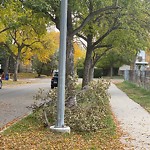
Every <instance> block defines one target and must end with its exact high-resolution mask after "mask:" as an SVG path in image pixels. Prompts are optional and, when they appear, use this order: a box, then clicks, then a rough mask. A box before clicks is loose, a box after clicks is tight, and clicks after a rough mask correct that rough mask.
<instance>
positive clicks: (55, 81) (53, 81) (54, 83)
mask: <svg viewBox="0 0 150 150" xmlns="http://www.w3.org/2000/svg"><path fill="white" fill-rule="evenodd" d="M57 86H58V71H54V73H53V77H52V79H51V88H52V89H53V88H54V87H57Z"/></svg>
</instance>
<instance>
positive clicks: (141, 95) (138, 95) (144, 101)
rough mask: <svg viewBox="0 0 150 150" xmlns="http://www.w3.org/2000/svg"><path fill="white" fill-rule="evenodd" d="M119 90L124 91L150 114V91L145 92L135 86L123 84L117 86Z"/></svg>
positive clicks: (127, 83)
mask: <svg viewBox="0 0 150 150" xmlns="http://www.w3.org/2000/svg"><path fill="white" fill-rule="evenodd" d="M116 85H117V87H118V88H120V89H121V90H122V91H124V92H125V93H126V94H127V95H128V96H129V97H130V98H131V99H132V100H134V101H135V102H137V103H138V104H140V105H141V106H142V107H143V108H145V109H146V110H147V111H148V112H150V91H148V90H145V89H143V88H141V87H138V86H136V85H135V84H132V83H129V82H122V83H117V84H116Z"/></svg>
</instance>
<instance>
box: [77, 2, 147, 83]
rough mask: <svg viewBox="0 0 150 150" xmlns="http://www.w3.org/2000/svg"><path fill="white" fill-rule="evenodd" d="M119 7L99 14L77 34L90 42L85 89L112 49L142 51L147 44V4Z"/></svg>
mask: <svg viewBox="0 0 150 150" xmlns="http://www.w3.org/2000/svg"><path fill="white" fill-rule="evenodd" d="M135 4H136V5H135ZM118 5H119V6H120V9H117V10H113V11H111V10H109V11H108V12H105V13H103V14H100V15H99V16H98V17H95V18H94V21H93V22H90V23H89V24H88V25H86V26H85V28H84V30H82V31H81V32H80V34H78V36H79V37H81V38H83V39H84V40H85V41H86V42H87V53H86V58H85V64H84V77H83V83H82V86H85V85H87V84H88V82H89V81H90V79H91V77H90V76H91V74H92V73H91V71H93V68H94V66H95V64H96V63H97V61H98V60H99V59H100V58H101V57H102V56H104V55H105V54H106V53H107V52H108V51H109V50H111V49H112V48H115V49H118V48H119V47H120V49H122V50H123V49H131V47H132V48H133V49H136V48H137V50H139V49H140V48H143V47H145V46H146V45H147V43H148V40H147V38H149V36H148V28H147V21H148V20H146V21H145V20H143V18H145V17H146V16H147V14H146V13H145V2H144V1H136V0H135V1H132V2H131V1H126V2H123V1H119V3H118ZM93 7H94V3H92V2H91V5H90V7H89V9H88V10H89V11H92V10H93ZM82 15H83V16H84V14H80V16H81V18H82ZM131 41H132V42H131ZM124 43H125V44H124ZM122 45H124V46H122Z"/></svg>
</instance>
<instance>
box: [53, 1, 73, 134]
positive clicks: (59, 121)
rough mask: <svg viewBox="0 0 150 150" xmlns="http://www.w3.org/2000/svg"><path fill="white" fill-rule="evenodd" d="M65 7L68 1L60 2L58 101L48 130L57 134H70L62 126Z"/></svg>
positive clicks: (68, 128)
mask: <svg viewBox="0 0 150 150" xmlns="http://www.w3.org/2000/svg"><path fill="white" fill-rule="evenodd" d="M67 6H68V0H61V11H60V12H61V14H60V15H61V20H60V44H59V67H58V71H59V73H58V81H59V82H58V100H57V122H56V124H55V126H51V127H50V129H52V130H53V131H57V132H68V133H70V127H68V126H65V124H64V114H65V75H66V38H67Z"/></svg>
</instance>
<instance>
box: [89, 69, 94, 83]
mask: <svg viewBox="0 0 150 150" xmlns="http://www.w3.org/2000/svg"><path fill="white" fill-rule="evenodd" d="M93 78H94V67H90V69H89V82H91V81H92V80H93Z"/></svg>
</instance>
